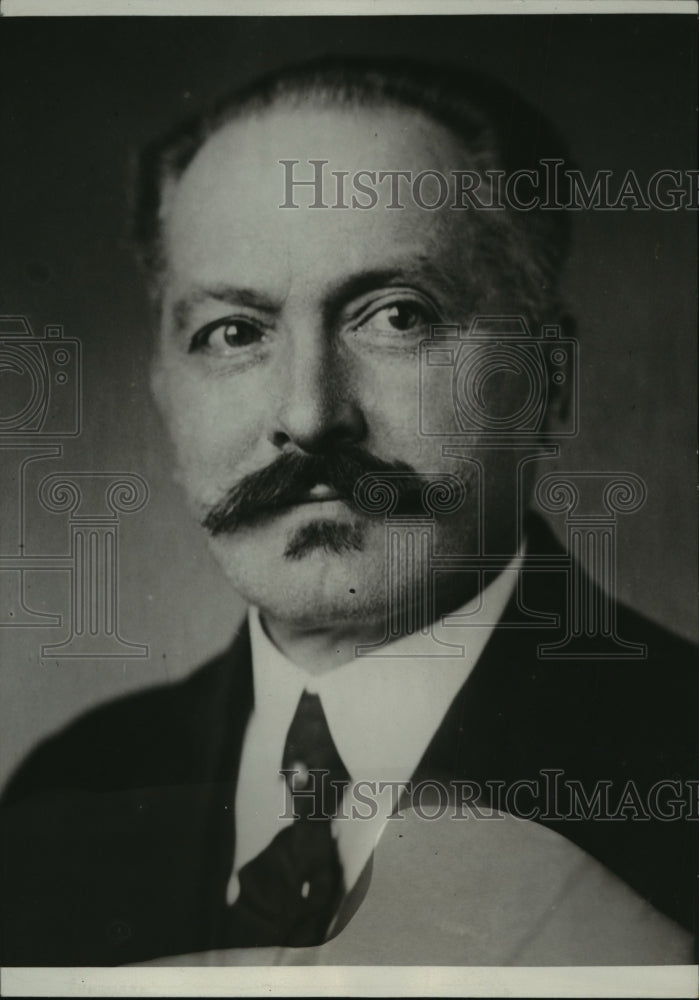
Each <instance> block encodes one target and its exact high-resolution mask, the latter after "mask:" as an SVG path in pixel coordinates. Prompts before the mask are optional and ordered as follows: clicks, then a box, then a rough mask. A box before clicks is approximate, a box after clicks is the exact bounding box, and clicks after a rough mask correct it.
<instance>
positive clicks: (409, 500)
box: [201, 445, 426, 535]
mask: <svg viewBox="0 0 699 1000" xmlns="http://www.w3.org/2000/svg"><path fill="white" fill-rule="evenodd" d="M393 472H400V473H402V474H403V475H402V476H400V477H398V478H397V479H396V480H395V482H396V490H397V493H398V503H399V504H400V505H401V506H403V505H405V504H409V505H410V506H412V505H413V504H414V502H415V501H418V500H419V496H420V491H421V489H422V488H423V487H424V485H425V482H426V480H425V479H424V478H423V477H422V476H420V475H419V473H418V472H417V471H416V470H415V469H414V468H413V467H412V466H411V465H408V464H407V463H406V462H400V461H395V462H391V461H386V460H384V459H380V458H377V457H376V456H375V455H372V454H371V453H370V452H368V451H366V450H365V449H364V448H360V447H358V446H357V445H344V446H342V447H337V448H336V449H335V450H334V451H332V452H328V453H327V454H319V455H309V454H306V453H304V452H291V453H282V454H280V455H279V457H278V458H276V459H275V461H274V462H272V463H271V465H268V466H266V467H265V468H264V469H260V470H259V471H256V472H251V473H250V474H249V475H247V476H245V477H244V478H243V479H241V480H240V482H238V483H236V485H235V486H233V487H232V488H231V489H230V490H229V491H228V492H227V493H226V495H225V496H224V497H223V499H222V500H220V501H219V503H217V504H216V505H215V506H213V507H211V508H210V509H209V511H208V513H207V514H206V516H205V517H204V519H203V520H202V522H201V523H202V526H203V527H204V528H206V530H207V531H209V532H210V533H211V534H212V535H220V534H223V533H224V532H228V533H232V532H234V531H236V530H237V529H238V528H240V527H241V526H243V525H245V524H251V523H252V522H254V521H256V520H257V519H259V518H260V517H263V516H265V515H267V514H271V513H274V512H275V511H279V510H282V509H283V508H285V507H289V506H291V505H292V504H296V503H300V502H302V501H303V500H306V499H307V498H308V493H309V491H310V490H312V489H313V487H314V486H318V485H319V484H323V485H325V486H328V487H330V488H331V489H332V490H333V491H334V492H335V493H337V494H338V495H339V496H340V497H341V499H342V500H344V501H345V502H346V503H347V504H348V505H350V506H351V507H353V508H354V509H355V510H358V509H359V508H358V507H357V504H356V503H355V501H354V487H355V484H356V483H357V481H358V480H359V479H360V478H361V477H362V476H364V475H366V474H367V473H375V474H381V473H383V474H387V473H388V474H390V473H393ZM406 473H407V475H406Z"/></svg>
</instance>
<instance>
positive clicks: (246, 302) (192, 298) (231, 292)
mask: <svg viewBox="0 0 699 1000" xmlns="http://www.w3.org/2000/svg"><path fill="white" fill-rule="evenodd" d="M205 302H221V303H223V304H224V305H227V306H245V307H246V308H248V309H257V310H259V311H261V312H276V311H277V310H278V308H279V303H277V302H274V300H272V299H270V298H269V296H267V295H264V294H262V293H260V292H256V291H255V290H254V289H252V288H239V287H237V286H236V285H228V284H215V285H202V286H200V287H197V288H193V289H192V290H191V291H190V292H188V293H187V294H186V295H183V296H182V298H180V299H178V300H177V301H176V302H175V303H174V305H173V307H172V316H173V319H174V321H175V326H176V327H177V329H178V330H183V329H185V328H186V327H187V326H188V325H189V321H190V319H191V316H192V313H193V312H194V310H195V309H196V308H197V306H200V305H203V304H204V303H205Z"/></svg>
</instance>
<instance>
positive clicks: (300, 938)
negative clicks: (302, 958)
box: [230, 691, 349, 947]
mask: <svg viewBox="0 0 699 1000" xmlns="http://www.w3.org/2000/svg"><path fill="white" fill-rule="evenodd" d="M281 770H282V771H283V772H285V777H286V779H287V784H288V785H289V788H290V789H291V790H292V792H293V796H292V799H293V809H294V813H295V814H296V815H297V817H298V818H297V819H295V820H294V822H293V823H292V824H290V825H289V826H287V827H285V828H284V829H283V830H281V831H280V832H279V833H278V834H277V835H276V837H275V838H274V840H273V841H272V842H271V843H270V844H269V846H268V847H266V848H265V850H264V851H262V852H261V853H260V854H258V855H257V857H255V858H253V859H252V861H249V862H248V863H247V864H246V865H244V866H243V868H241V870H240V872H239V874H238V878H239V882H240V894H239V896H238V899H237V900H236V903H235V905H234V906H233V908H232V911H231V919H232V926H231V928H230V931H231V939H232V942H233V943H234V944H235V945H237V946H238V947H253V946H270V945H284V946H291V947H304V946H309V945H316V944H321V943H322V942H323V941H324V940H325V936H326V933H327V930H328V927H329V925H330V922H331V920H332V919H333V917H334V916H335V913H336V912H337V909H338V907H339V905H340V902H341V900H342V896H343V893H344V884H343V877H342V866H341V864H340V859H339V856H338V852H337V845H336V843H335V840H334V838H333V836H332V830H331V819H332V816H333V815H334V814H335V813H336V812H337V808H338V807H339V804H340V801H341V796H342V792H343V790H344V785H346V783H347V781H348V780H349V775H348V773H347V770H346V768H345V766H344V764H343V762H342V759H341V758H340V756H339V754H338V752H337V750H336V749H335V745H334V744H333V741H332V737H331V735H330V730H329V729H328V723H327V721H326V718H325V713H324V712H323V708H322V705H321V703H320V698H319V697H318V696H317V695H314V694H309V693H308V692H307V691H304V692H303V694H302V695H301V698H300V700H299V704H298V707H297V709H296V714H295V715H294V718H293V720H292V722H291V726H290V727H289V732H288V734H287V739H286V747H285V750H284V757H283V760H282V767H281ZM282 805H283V803H282V802H280V808H281V807H282Z"/></svg>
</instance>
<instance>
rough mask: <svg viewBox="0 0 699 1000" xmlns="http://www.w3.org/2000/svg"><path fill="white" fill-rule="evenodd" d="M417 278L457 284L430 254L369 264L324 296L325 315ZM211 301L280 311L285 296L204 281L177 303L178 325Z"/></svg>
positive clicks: (446, 285)
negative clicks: (392, 262)
mask: <svg viewBox="0 0 699 1000" xmlns="http://www.w3.org/2000/svg"><path fill="white" fill-rule="evenodd" d="M418 280H421V281H423V282H424V281H425V280H427V281H428V282H429V283H431V284H433V285H437V286H438V287H439V288H441V289H442V290H445V289H453V288H454V286H455V281H454V277H453V275H451V274H449V272H448V271H447V270H445V269H443V268H439V267H436V266H435V265H434V263H433V261H432V260H431V258H430V257H428V256H427V255H423V254H420V255H419V256H417V257H414V258H410V259H409V260H406V261H403V262H401V263H397V264H395V265H392V266H390V267H382V268H368V269H366V270H364V271H359V272H357V273H356V274H353V275H350V276H349V277H347V278H344V279H342V280H341V281H339V282H338V283H337V284H336V286H335V287H334V288H332V289H331V290H330V291H329V292H328V294H327V295H326V297H325V301H324V303H323V315H324V318H325V319H326V320H330V319H333V318H335V317H336V316H337V315H338V313H339V312H340V311H341V310H342V309H343V308H344V307H345V306H346V305H347V303H349V302H351V301H352V300H353V299H356V298H359V297H360V296H361V295H365V294H366V293H367V292H371V291H373V290H374V289H377V288H382V287H386V286H390V285H391V284H395V283H398V282H400V281H403V282H411V281H418ZM212 301H213V302H221V303H223V304H224V305H227V306H232V307H235V306H244V307H246V308H250V309H256V310H258V311H260V312H266V313H276V312H279V310H280V309H281V307H282V300H280V299H274V298H272V297H271V296H270V295H267V294H265V293H264V292H260V291H256V290H255V289H253V288H243V287H238V286H236V285H233V284H227V283H217V284H212V285H201V286H199V287H195V288H193V289H192V290H191V291H190V292H188V293H186V294H185V295H183V296H182V298H180V299H178V300H177V301H176V302H175V303H174V305H173V308H172V314H173V319H174V322H175V325H176V327H177V329H178V330H184V329H185V328H186V327H187V326H188V325H189V322H190V320H191V317H192V313H193V312H194V310H195V309H196V308H197V306H199V305H203V304H204V303H207V302H212Z"/></svg>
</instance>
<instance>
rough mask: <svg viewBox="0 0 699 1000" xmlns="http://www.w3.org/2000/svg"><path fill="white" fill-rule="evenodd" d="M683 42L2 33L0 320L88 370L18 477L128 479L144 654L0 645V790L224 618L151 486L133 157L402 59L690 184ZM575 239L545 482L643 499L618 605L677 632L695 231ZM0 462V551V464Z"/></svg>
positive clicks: (275, 31) (689, 584) (688, 32)
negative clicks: (516, 102)
mask: <svg viewBox="0 0 699 1000" xmlns="http://www.w3.org/2000/svg"><path fill="white" fill-rule="evenodd" d="M694 27H695V21H694V19H693V18H692V17H691V16H687V17H685V16H681V17H680V16H662V17H660V16H646V17H642V16H627V17H607V16H597V17H594V16H559V17H544V16H535V17H487V18H484V17H461V18H437V17H434V18H433V17H415V18H407V17H403V18H331V17H327V18H290V19H271V18H226V19H222V20H214V19H206V20H205V19H194V18H189V19H177V18H153V19H135V18H133V19H132V18H128V19H112V18H92V19H57V20H55V21H51V20H47V19H35V20H32V19H30V20H26V21H21V20H6V21H5V22H4V25H3V28H4V31H3V35H4V38H3V47H4V52H3V58H2V61H1V62H2V81H1V82H0V93H1V94H2V98H1V100H2V135H3V147H4V148H3V157H2V163H1V165H0V169H1V177H0V182H1V187H0V189H1V190H2V192H3V198H2V202H3V205H2V218H3V226H2V228H3V233H4V238H3V241H2V247H1V248H0V254H1V266H0V313H2V314H23V315H25V316H26V317H27V318H28V319H29V321H30V323H31V324H32V326H33V327H34V330H35V333H38V332H40V331H41V329H42V327H43V326H44V324H47V323H59V324H62V325H63V326H64V328H65V333H66V336H71V337H76V338H78V339H79V340H80V341H81V343H82V345H83V353H84V391H83V405H84V423H83V432H82V435H81V436H80V438H79V439H77V440H73V441H67V442H65V447H64V458H63V459H62V461H61V462H60V463H50V462H47V463H45V464H44V465H43V466H42V467H41V469H39V470H38V473H40V474H41V475H45V474H48V473H50V472H56V471H61V470H71V469H72V470H106V471H131V472H137V473H139V474H140V475H141V476H143V477H144V478H145V479H146V481H147V482H148V484H149V487H150V490H151V499H150V503H149V506H148V507H147V508H146V509H145V511H143V512H142V513H140V514H136V515H133V516H131V517H126V516H125V517H123V518H122V525H121V537H122V545H121V550H120V559H121V564H120V570H121V592H120V601H121V604H120V622H121V626H120V627H121V633H122V635H123V636H124V638H126V639H130V640H133V641H137V642H143V643H147V644H148V646H149V650H150V654H149V656H148V658H146V659H133V660H121V659H117V660H99V661H95V660H83V661H80V660H59V659H53V660H52V659H43V660H42V659H41V658H40V655H39V653H40V645H41V644H42V643H48V642H56V641H59V640H60V638H61V637H62V632H61V630H56V629H41V630H39V629H17V628H11V629H0V649H1V662H2V680H1V685H2V686H1V690H0V696H1V700H2V704H3V706H4V711H3V714H4V720H3V727H2V730H3V737H2V771H1V772H0V777H2V775H4V774H6V773H7V771H8V769H9V768H11V767H12V766H13V765H14V763H15V762H16V761H17V760H18V759H19V757H21V755H22V754H23V753H24V752H25V751H26V750H27V749H28V748H29V747H30V746H31V745H32V744H33V743H34V742H35V741H36V740H37V738H39V737H40V736H42V735H44V734H46V733H48V732H50V731H51V730H53V729H54V728H55V727H57V726H59V725H60V724H62V723H63V722H64V721H66V720H67V719H69V718H71V717H73V716H74V715H75V714H76V713H77V712H79V711H80V710H82V709H84V708H86V707H87V706H89V705H92V704H94V703H96V702H98V701H101V700H104V699H105V698H108V697H111V696H114V695H117V694H119V693H121V692H124V691H127V690H133V689H135V688H138V687H141V686H143V685H146V684H150V683H154V682H158V681H161V680H163V679H168V678H175V677H179V676H182V675H183V674H185V673H187V672H188V671H189V670H191V669H192V668H193V667H194V666H195V665H196V664H197V663H199V662H201V661H202V660H203V659H204V658H205V657H206V656H208V655H209V654H211V653H213V652H214V651H216V650H217V649H219V648H220V647H221V646H222V645H224V644H226V643H227V642H228V641H229V639H230V636H231V633H232V631H233V629H234V627H235V624H236V623H237V621H238V620H239V618H240V616H241V613H242V607H241V605H240V602H239V601H238V599H237V598H236V596H235V595H234V594H233V593H232V592H231V590H230V589H229V587H228V586H227V585H226V583H225V581H223V580H222V577H221V575H220V574H219V572H218V570H217V568H216V567H215V565H214V564H213V561H212V560H211V558H210V557H209V555H208V553H207V549H206V545H205V543H204V539H203V537H202V536H201V534H200V530H199V529H198V528H196V527H195V526H192V525H191V524H190V522H189V520H188V518H187V515H186V513H185V511H184V507H183V504H182V501H181V499H180V496H179V494H178V492H177V489H176V488H175V487H174V486H173V485H171V482H170V459H169V455H168V451H167V447H166V442H165V437H164V434H163V431H162V428H161V427H160V424H159V421H158V418H157V416H156V414H155V412H154V410H153V408H152V405H151V403H150V401H149V398H148V385H147V379H148V371H147V366H148V357H149V351H150V344H151V334H150V332H149V317H148V310H147V304H146V298H145V294H144V291H143V288H142V284H141V279H140V276H139V274H138V272H137V269H136V267H135V264H134V262H133V260H132V256H131V252H130V249H129V246H128V238H127V237H128V224H127V220H128V189H129V164H130V163H131V162H132V158H133V153H134V151H135V149H137V148H138V146H139V145H140V144H142V143H143V142H144V141H146V140H147V139H149V138H150V137H151V136H152V135H153V134H157V133H159V132H161V131H162V130H163V129H164V128H166V127H168V126H169V125H170V124H171V123H172V122H173V121H175V120H177V119H178V118H179V117H181V116H182V115H183V114H184V113H187V112H189V111H190V110H191V109H193V108H194V107H196V106H197V105H198V104H199V103H200V102H201V101H204V100H206V99H208V98H210V97H211V96H213V95H215V94H217V93H218V92H220V91H221V90H223V89H226V88H228V87H230V86H231V85H233V84H235V83H236V82H237V81H242V80H245V79H248V78H250V77H252V76H254V75H256V73H257V72H259V71H261V70H265V69H267V68H271V67H274V66H277V65H280V64H283V63H285V62H288V61H292V60H300V59H303V58H306V57H310V56H313V55H316V54H320V53H325V52H347V53H353V52H359V53H362V52H365V53H398V54H401V53H402V54H410V55H417V56H425V57H427V58H430V59H432V60H441V61H444V62H447V63H455V64H457V65H459V64H461V65H466V66H473V67H475V68H477V69H481V70H486V71H488V72H490V73H491V74H492V75H493V76H495V77H498V78H500V79H502V80H504V81H505V82H508V83H510V84H513V85H514V86H516V87H517V88H519V89H520V90H521V92H522V93H523V95H524V96H525V97H527V98H528V99H529V100H530V101H531V102H532V103H534V104H535V105H536V106H537V107H540V108H541V110H542V111H543V112H544V113H545V114H546V115H548V116H549V117H551V118H552V119H553V121H554V122H556V123H557V124H558V125H559V126H560V127H561V129H562V130H563V131H564V132H565V134H566V135H567V136H568V138H569V140H570V143H571V146H572V150H573V154H574V156H575V157H576V159H577V161H578V164H579V166H580V167H581V168H582V170H583V171H584V172H585V174H586V175H587V174H592V172H593V171H594V170H596V169H602V168H603V169H609V170H613V171H614V172H615V173H617V174H619V175H622V174H623V173H624V172H625V171H626V170H627V169H629V168H634V169H636V170H637V172H638V173H639V174H640V175H641V176H648V175H649V174H650V173H652V172H653V171H654V170H657V169H662V168H674V169H686V168H689V167H692V166H695V165H696V164H695V163H693V161H692V157H693V156H694V149H695V144H696V132H695V117H694V103H695V89H696V49H695V47H693V46H694V37H695V33H694V30H693V28H694ZM575 224H576V231H575V244H574V251H573V256H572V260H571V262H570V266H569V268H568V274H567V279H566V290H567V294H568V300H569V302H570V305H571V309H572V311H573V313H574V314H575V315H576V317H577V319H578V324H579V336H580V338H581V343H582V346H581V356H582V366H581V369H582V371H581V375H582V378H581V404H582V405H581V412H582V432H581V434H580V436H579V437H578V438H577V439H576V440H574V441H572V442H570V443H568V444H567V445H566V446H565V450H564V454H563V456H562V458H561V460H560V463H559V467H560V468H567V469H580V470H598V469H601V470H629V471H632V472H635V473H637V474H638V475H640V476H641V477H642V478H643V479H644V480H645V482H646V484H647V486H648V500H647V502H646V505H645V507H644V508H643V509H642V510H641V511H640V512H638V513H636V514H633V515H631V516H629V517H628V518H626V519H622V522H621V525H620V534H619V594H620V596H621V597H622V598H623V599H624V600H625V601H627V602H628V603H630V604H631V605H633V606H635V607H636V608H638V609H640V610H641V611H642V612H644V613H646V614H647V615H649V616H650V617H651V618H653V619H655V620H657V621H659V622H661V623H663V624H665V625H667V626H668V627H670V628H671V629H673V630H675V631H677V632H679V633H682V634H685V635H691V634H693V633H694V631H695V625H694V594H695V590H696V581H695V552H696V528H695V516H694V506H693V504H694V501H693V493H694V490H693V482H694V453H695V428H694V414H695V384H696V381H695V329H696V214H695V213H694V214H692V213H688V212H682V211H680V212H676V213H667V212H666V213H662V212H656V211H651V212H636V213H626V212H625V213H603V212H582V213H579V214H578V216H577V217H576V222H575ZM0 392H2V381H0ZM0 460H2V462H3V486H2V513H3V518H4V523H5V524H6V525H9V526H10V528H9V529H8V532H7V533H6V534H5V542H3V550H4V551H7V550H8V548H9V550H12V539H11V538H10V535H11V532H12V525H13V523H14V522H15V521H16V508H17V493H16V490H17V483H16V479H15V474H16V456H13V455H12V454H11V453H10V452H7V451H4V452H3V451H0ZM550 468H551V469H553V468H555V466H553V465H550ZM32 511H33V513H32ZM558 528H559V530H560V525H559V526H558ZM8 539H9V542H8ZM67 545H68V535H67V528H66V522H65V518H61V517H57V516H54V515H49V514H47V513H45V512H43V511H41V510H40V509H39V510H35V509H33V508H32V505H31V503H29V506H28V521H27V547H28V550H29V551H33V552H44V553H45V552H56V553H60V552H65V551H67ZM2 576H3V574H0V577H2ZM4 576H5V577H7V574H5V575H4ZM0 582H3V581H0ZM5 582H6V581H5ZM29 584H30V586H29V597H30V601H31V604H32V605H33V606H34V607H35V608H37V609H45V610H51V611H56V610H58V611H62V612H63V613H64V614H65V613H66V612H67V606H68V605H67V597H68V595H67V588H68V579H67V576H66V574H65V573H49V574H47V573H44V574H38V573H37V574H34V575H33V576H32V577H31V578H30V580H29ZM6 600H10V598H6ZM5 613H6V608H3V614H5ZM658 683H662V678H658Z"/></svg>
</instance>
